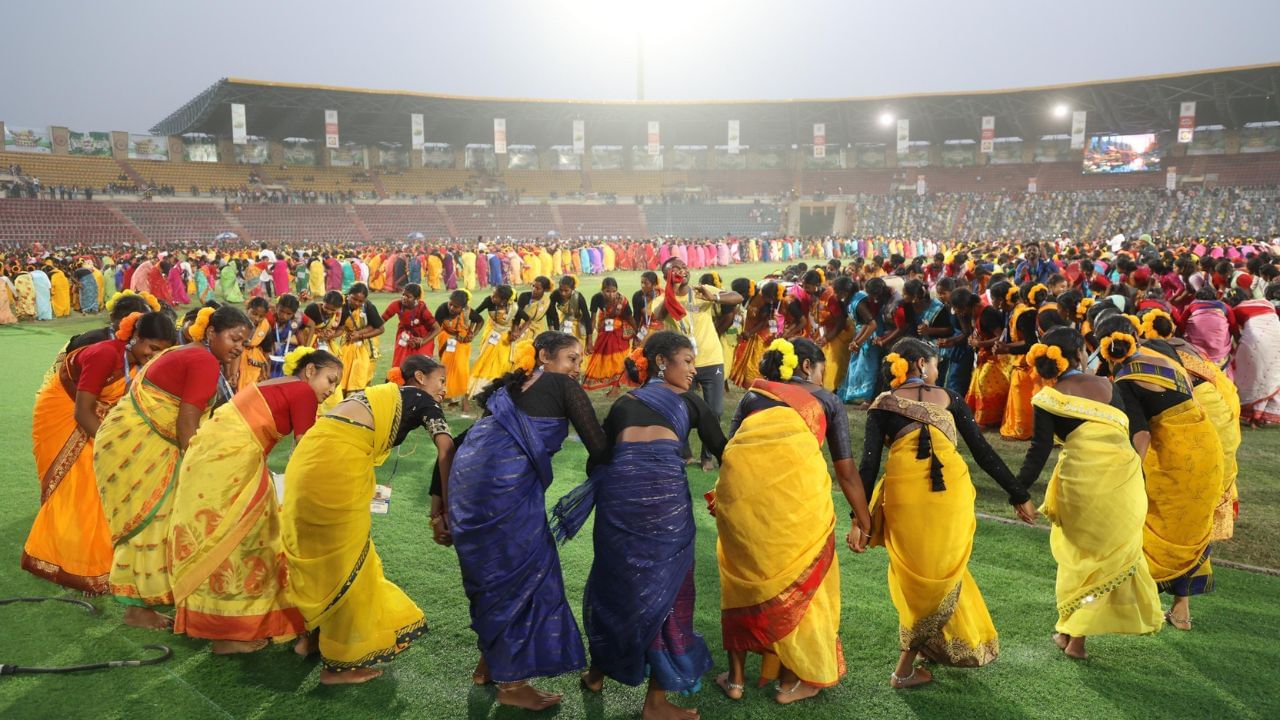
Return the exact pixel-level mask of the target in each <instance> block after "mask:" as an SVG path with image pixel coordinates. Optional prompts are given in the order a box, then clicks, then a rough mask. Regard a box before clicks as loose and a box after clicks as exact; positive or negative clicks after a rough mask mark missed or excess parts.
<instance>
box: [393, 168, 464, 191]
mask: <svg viewBox="0 0 1280 720" xmlns="http://www.w3.org/2000/svg"><path fill="white" fill-rule="evenodd" d="M379 179H380V180H381V181H382V186H383V187H384V188H386V190H387V192H388V193H389V194H391V195H392V196H393V197H395V196H397V195H403V196H407V197H423V196H428V195H438V194H440V193H446V192H448V191H450V190H454V189H459V190H461V189H465V188H467V187H468V186H469V185H473V184H474V182H473V180H472V173H471V171H470V170H401V171H396V172H395V173H381V174H380V175H379Z"/></svg>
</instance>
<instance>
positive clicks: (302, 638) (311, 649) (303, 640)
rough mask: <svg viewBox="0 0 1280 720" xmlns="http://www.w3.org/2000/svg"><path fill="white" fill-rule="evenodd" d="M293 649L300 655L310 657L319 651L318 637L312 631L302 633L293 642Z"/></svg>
mask: <svg viewBox="0 0 1280 720" xmlns="http://www.w3.org/2000/svg"><path fill="white" fill-rule="evenodd" d="M293 651H294V652H295V653H297V654H299V655H301V656H302V657H311V656H312V655H315V654H316V653H318V652H320V638H319V636H317V634H316V633H314V632H308V633H302V634H301V635H299V636H298V641H297V642H295V643H294V644H293Z"/></svg>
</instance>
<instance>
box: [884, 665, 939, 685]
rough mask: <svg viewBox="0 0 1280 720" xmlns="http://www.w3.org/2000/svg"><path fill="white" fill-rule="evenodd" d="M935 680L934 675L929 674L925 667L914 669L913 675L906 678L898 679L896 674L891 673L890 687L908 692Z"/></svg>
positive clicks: (912, 670)
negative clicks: (907, 690)
mask: <svg viewBox="0 0 1280 720" xmlns="http://www.w3.org/2000/svg"><path fill="white" fill-rule="evenodd" d="M931 680H933V673H931V672H929V669H928V668H925V667H919V666H917V667H914V668H912V669H911V674H909V675H907V676H906V677H898V675H897V674H896V673H889V687H891V688H893V689H895V690H906V689H907V688H913V687H917V686H920V685H924V684H925V683H927V682H929V681H931Z"/></svg>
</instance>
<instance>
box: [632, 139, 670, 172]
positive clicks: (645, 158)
mask: <svg viewBox="0 0 1280 720" xmlns="http://www.w3.org/2000/svg"><path fill="white" fill-rule="evenodd" d="M663 160H664V158H663V156H662V154H661V153H659V154H657V155H653V154H651V153H650V152H649V147H648V146H647V145H636V146H634V147H632V148H631V169H632V170H661V169H662V161H663Z"/></svg>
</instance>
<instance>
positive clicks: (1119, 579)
mask: <svg viewBox="0 0 1280 720" xmlns="http://www.w3.org/2000/svg"><path fill="white" fill-rule="evenodd" d="M1140 562H1146V560H1145V559H1144V558H1139V559H1138V560H1136V561H1134V562H1133V563H1132V564H1130V565H1129V568H1128V569H1127V570H1122V571H1121V572H1120V574H1119V575H1116V576H1115V577H1113V578H1111V579H1110V580H1107V581H1105V582H1101V583H1098V584H1097V585H1094V586H1093V587H1091V588H1089V589H1087V590H1082V591H1080V592H1078V593H1076V596H1075V597H1074V598H1072V599H1071V600H1068V601H1067V602H1064V603H1058V618H1059V619H1060V620H1062V621H1065V620H1066V619H1067V618H1069V617H1071V615H1072V613H1074V612H1075V611H1077V610H1079V609H1080V608H1082V607H1084V606H1085V605H1089V604H1090V603H1094V602H1097V601H1099V600H1101V599H1102V596H1104V595H1106V594H1107V593H1110V592H1111V591H1112V590H1115V589H1116V588H1118V587H1120V586H1121V585H1123V584H1125V583H1126V582H1128V581H1129V579H1130V578H1132V577H1133V576H1134V575H1136V574H1137V572H1138V563H1140Z"/></svg>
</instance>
